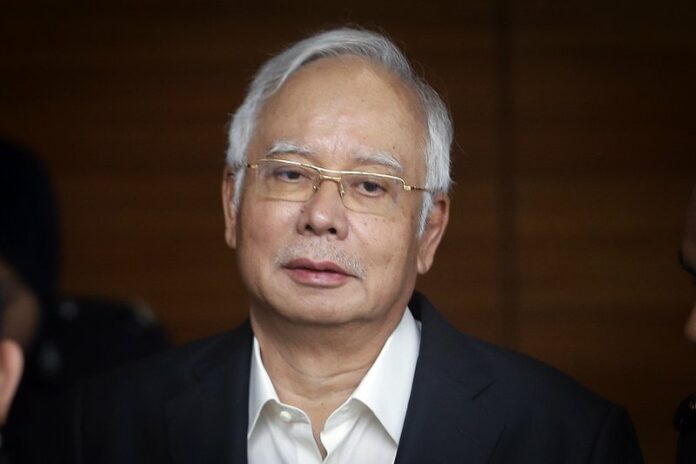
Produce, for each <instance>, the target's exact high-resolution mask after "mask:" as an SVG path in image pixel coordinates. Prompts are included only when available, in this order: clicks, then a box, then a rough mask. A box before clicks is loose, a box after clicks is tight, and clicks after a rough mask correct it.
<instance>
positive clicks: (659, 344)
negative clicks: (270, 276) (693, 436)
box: [0, 0, 696, 462]
mask: <svg viewBox="0 0 696 464" xmlns="http://www.w3.org/2000/svg"><path fill="white" fill-rule="evenodd" d="M3 10H4V11H3V15H2V16H0V56H2V57H3V59H2V60H0V132H2V133H4V134H6V135H8V136H11V137H13V138H15V139H16V140H18V141H20V142H24V143H25V144H27V145H28V146H31V147H33V148H35V149H36V151H37V152H38V153H40V154H41V155H42V157H43V158H44V159H45V160H46V161H47V163H48V165H49V166H50V168H51V170H52V173H53V175H54V178H55V181H56V185H57V188H58V193H59V196H60V202H61V206H62V217H63V222H64V232H65V253H64V257H65V265H64V275H63V287H64V289H65V290H66V291H68V292H74V293H89V294H103V295H110V296H116V297H121V298H139V299H144V300H146V301H147V302H149V303H150V305H151V306H152V307H153V308H154V310H155V311H156V313H157V314H158V316H159V317H160V318H161V320H162V321H163V323H164V325H165V326H166V328H167V329H168V330H169V331H170V332H171V334H172V335H173V337H174V339H175V340H176V341H177V342H185V341H188V340H191V339H194V338H198V337H201V336H204V335H206V334H209V333H213V332H217V331H221V330H224V329H226V328H228V327H230V326H232V325H234V324H236V323H238V322H239V321H240V320H242V319H243V318H244V317H245V314H246V309H245V308H246V297H245V293H244V289H243V287H242V285H241V283H240V281H239V278H238V276H237V274H236V271H235V269H234V255H233V253H232V252H230V251H228V250H227V249H226V248H225V246H224V243H223V240H222V226H223V224H222V216H221V211H220V198H219V193H218V191H219V183H220V170H221V167H222V159H223V154H224V149H225V144H226V141H225V125H226V123H227V120H228V116H229V113H230V112H231V111H233V109H234V108H235V107H236V106H237V105H238V104H239V103H240V101H241V99H242V97H243V93H244V89H245V87H246V85H247V82H248V79H249V77H250V76H251V74H252V73H253V71H254V70H255V69H256V68H257V67H258V65H259V64H260V63H262V62H263V60H265V59H266V58H267V57H268V56H270V55H271V54H272V53H274V52H276V51H278V50H279V49H281V48H282V47H283V46H284V45H285V44H287V43H289V42H291V41H293V40H296V39H297V38H299V37H301V36H303V35H304V34H306V33H308V32H311V31H315V30H318V29H321V28H323V27H327V26H332V25H340V24H345V23H350V22H352V23H357V24H363V25H365V26H368V27H378V28H383V29H384V30H385V31H387V32H388V33H390V34H391V35H392V37H393V38H395V40H396V41H397V42H398V43H399V44H401V45H402V46H403V47H404V48H405V50H406V52H407V53H408V54H409V56H411V57H412V58H414V59H415V61H416V62H417V63H418V66H419V67H420V68H422V70H423V72H424V74H425V75H426V77H427V78H428V79H429V81H431V83H433V84H434V85H435V87H436V88H437V89H438V90H439V91H441V92H442V93H443V94H444V95H445V97H446V99H447V100H448V102H449V104H450V106H451V109H452V113H453V117H454V121H455V126H456V134H457V136H456V146H455V149H454V155H453V158H454V179H455V182H456V184H455V188H454V193H453V203H452V217H451V223H450V228H449V231H448V234H447V235H446V237H445V240H444V243H443V244H442V247H441V249H440V251H439V253H438V257H437V260H436V263H435V267H434V269H433V271H432V272H431V273H430V274H428V275H426V276H424V278H422V279H421V280H420V281H419V288H421V289H423V290H424V291H425V292H426V293H427V294H428V295H429V296H430V297H431V298H432V299H433V300H434V302H435V303H436V304H437V305H438V306H440V307H441V309H442V310H443V312H444V313H445V315H446V316H447V318H448V319H450V320H451V321H452V322H453V323H454V324H455V325H456V326H457V327H459V328H460V329H462V330H465V331H468V332H471V333H474V334H476V335H478V336H480V337H483V338H485V339H488V340H492V341H495V342H498V343H503V344H506V345H508V346H512V347H514V348H518V349H522V350H523V351H526V352H528V353H531V354H533V355H535V356H537V357H539V358H541V359H544V360H545V361H547V362H550V363H551V364H553V365H555V366H558V367H560V368H561V369H563V370H565V371H567V372H569V373H571V374H572V375H574V376H576V377H577V378H578V379H580V380H581V381H582V382H584V383H586V384H587V385H588V386H590V387H591V388H593V389H594V390H596V391H598V392H600V393H602V394H604V395H606V396H608V397H610V398H611V399H613V400H615V401H618V402H620V403H623V404H625V405H626V406H628V407H629V410H630V412H631V413H632V415H633V416H634V419H635V422H636V425H637V428H638V432H639V434H640V438H641V441H642V443H643V447H644V450H645V454H646V457H647V458H648V461H649V462H669V461H670V459H671V456H672V449H673V443H674V439H675V434H674V433H673V432H672V431H671V429H670V424H669V421H670V416H671V413H672V409H673V407H674V406H675V405H676V402H677V401H678V400H679V397H680V396H681V395H684V394H686V393H688V392H689V391H690V390H692V389H694V388H696V381H695V380H696V379H694V378H693V377H694V376H693V372H694V370H693V368H694V367H695V366H694V362H695V361H696V353H694V350H693V349H692V348H690V347H688V345H687V344H686V343H685V342H683V341H682V340H681V329H680V326H681V323H682V319H683V317H684V316H685V313H686V311H687V306H688V302H689V297H690V296H691V295H690V291H689V288H688V284H687V282H686V280H685V279H682V278H681V277H680V276H679V272H678V270H677V268H676V262H675V254H676V246H677V242H678V238H679V233H680V227H681V222H682V215H683V209H684V206H685V202H686V198H687V195H688V191H689V189H690V187H691V185H692V184H693V183H694V181H695V173H696V169H695V168H696V139H695V138H694V135H693V134H694V133H696V122H695V121H696V119H695V118H694V117H693V115H692V113H693V108H694V106H695V104H696V88H695V87H694V86H693V82H694V78H695V77H696V75H695V74H696V71H695V68H694V66H695V64H694V60H693V57H694V52H695V50H694V47H696V45H695V44H696V40H695V38H694V32H693V24H694V23H695V22H694V15H693V8H692V7H690V6H689V5H686V3H684V2H677V1H674V2H666V3H665V2H657V1H654V0H653V1H644V2H632V3H631V4H630V8H629V7H627V8H624V7H623V6H620V5H614V4H608V5H607V4H605V3H603V2H563V3H558V2H550V1H547V2H544V1H533V2H516V1H512V0H508V1H505V0H500V1H498V2H492V1H483V0H480V1H475V2H454V1H448V0H444V1H441V2H437V3H436V4H430V5H428V6H427V7H426V6H425V5H423V4H421V3H419V2H416V1H413V2H410V1H407V2H392V1H387V2H377V3H376V2H373V1H367V0H365V1H358V2H351V6H350V7H346V6H341V5H329V4H326V2H316V1H310V0H303V1H300V2H295V3H294V4H293V7H292V9H291V10H290V9H289V8H288V7H286V6H281V5H273V4H272V3H271V4H268V3H265V2H264V3H263V4H261V3H257V4H245V5H239V4H233V3H229V4H225V5H220V4H217V3H216V2H197V3H196V6H195V8H194V7H193V6H191V5H184V4H177V5H173V4H171V3H170V2H166V3H165V2H157V1H153V2H147V3H143V2H118V3H117V2H100V3H99V4H98V5H79V4H75V5H72V6H55V5H54V4H52V2H22V3H19V2H16V4H12V5H6V6H3Z"/></svg>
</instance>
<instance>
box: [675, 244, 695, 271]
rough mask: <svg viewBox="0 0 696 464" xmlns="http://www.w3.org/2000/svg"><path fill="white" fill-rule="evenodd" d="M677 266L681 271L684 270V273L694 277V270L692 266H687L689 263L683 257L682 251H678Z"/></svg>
mask: <svg viewBox="0 0 696 464" xmlns="http://www.w3.org/2000/svg"><path fill="white" fill-rule="evenodd" d="M679 264H680V265H681V268H682V269H684V270H685V271H686V272H688V273H689V274H691V275H692V276H694V277H696V268H694V266H692V265H691V264H689V262H688V261H687V260H686V258H685V257H684V252H683V251H682V250H679Z"/></svg>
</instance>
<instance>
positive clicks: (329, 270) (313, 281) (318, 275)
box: [283, 258, 354, 288]
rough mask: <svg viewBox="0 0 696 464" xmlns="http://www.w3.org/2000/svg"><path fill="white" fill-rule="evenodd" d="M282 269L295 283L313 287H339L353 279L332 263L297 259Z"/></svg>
mask: <svg viewBox="0 0 696 464" xmlns="http://www.w3.org/2000/svg"><path fill="white" fill-rule="evenodd" d="M283 268H284V269H285V270H286V271H287V272H288V273H289V274H290V277H291V278H292V279H293V280H294V281H296V282H297V283H299V284H302V285H310V286H314V287H327V288H333V287H339V286H341V285H343V284H345V283H346V282H347V281H348V280H349V279H350V278H352V277H354V276H352V275H351V274H350V273H349V272H347V271H346V270H345V269H343V268H342V267H341V266H339V265H338V264H336V263H334V262H332V261H312V260H311V259H307V258H298V259H293V260H292V261H290V262H288V263H287V264H285V265H284V266H283Z"/></svg>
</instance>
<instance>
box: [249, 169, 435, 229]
mask: <svg viewBox="0 0 696 464" xmlns="http://www.w3.org/2000/svg"><path fill="white" fill-rule="evenodd" d="M246 167H247V168H249V169H253V170H254V171H255V172H256V182H255V188H256V191H257V193H259V194H260V195H261V196H263V197H265V198H270V199H275V200H285V201H298V202H303V201H307V200H309V199H310V198H311V197H312V195H313V194H314V192H316V191H317V190H319V186H320V185H321V183H322V182H324V181H325V180H328V181H331V182H335V183H336V185H337V186H338V193H339V195H340V197H341V200H342V201H343V205H344V206H345V207H346V208H347V209H349V210H351V211H356V212H358V213H369V214H377V215H386V214H389V212H390V211H391V210H392V209H393V208H394V205H396V204H398V202H399V196H400V195H401V192H404V191H406V192H414V191H424V192H427V191H428V189H426V188H424V187H416V186H413V185H408V184H406V182H405V181H404V180H403V179H402V178H401V177H397V176H392V175H389V174H378V173H373V172H363V171H338V170H334V169H324V168H320V167H318V166H314V165H313V164H309V163H301V162H299V161H290V160H284V159H273V158H264V159H260V160H258V161H256V162H255V163H248V164H247V165H246Z"/></svg>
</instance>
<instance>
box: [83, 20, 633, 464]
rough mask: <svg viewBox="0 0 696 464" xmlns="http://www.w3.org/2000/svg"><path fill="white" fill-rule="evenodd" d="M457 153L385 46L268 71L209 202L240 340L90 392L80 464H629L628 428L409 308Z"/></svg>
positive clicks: (443, 115)
mask: <svg viewBox="0 0 696 464" xmlns="http://www.w3.org/2000/svg"><path fill="white" fill-rule="evenodd" d="M451 138H452V129H451V123H450V119H449V116H448V112H447V109H446V108H445V106H444V104H443V103H442V101H441V100H440V98H439V97H438V96H437V94H436V93H435V92H434V91H433V90H432V89H431V88H430V87H429V86H428V85H427V84H426V83H424V82H423V81H422V80H420V79H419V78H418V77H416V76H415V75H414V73H413V70H412V69H411V67H410V65H409V64H408V62H407V61H406V60H405V58H404V57H403V56H402V54H401V53H400V51H399V50H398V49H397V48H396V47H395V46H394V45H393V44H392V43H391V42H390V41H388V40H387V39H386V38H385V37H383V36H381V35H378V34H374V33H370V32H365V31H359V30H353V29H339V30H333V31H329V32H325V33H322V34H318V35H316V36H313V37H310V38H308V39H306V40H303V41H301V42H299V43H297V44H295V45H294V46H292V47H291V48H289V49H287V50H286V51H284V52H283V53H281V54H280V55H278V56H276V57H274V58H272V59H271V60H269V61H268V62H267V63H266V64H265V65H264V66H263V67H262V68H261V70H260V71H259V72H258V74H257V75H256V77H255V79H254V81H253V83H252V85H251V88H250V91H249V93H248V95H247V97H246V99H245V101H244V103H243V104H242V106H241V107H240V108H239V109H238V110H237V112H236V114H235V115H234V119H233V121H232V125H231V129H230V146H229V151H228V159H227V162H228V166H227V167H226V169H225V173H224V178H223V182H222V202H223V209H224V214H225V221H226V228H225V240H226V242H227V243H228V245H229V246H230V247H231V248H233V249H234V250H236V256H237V263H238V266H239V270H240V274H241V276H242V278H243V280H244V284H245V286H246V288H247V289H248V292H249V297H250V306H249V315H250V320H249V323H247V324H244V325H243V326H242V327H240V328H238V329H236V330H234V331H232V332H230V333H227V334H225V335H222V336H218V337H215V338H212V339H208V340H204V341H201V342H197V343H194V344H192V345H190V346H186V347H183V348H180V349H177V350H175V351H173V352H170V353H168V354H165V355H164V356H158V357H156V358H154V359H151V360H149V361H148V362H145V363H141V364H139V365H137V366H134V367H132V368H131V369H129V370H127V371H121V372H118V373H115V374H113V375H111V376H108V377H103V378H100V379H97V380H95V381H93V382H92V383H90V384H88V385H86V386H85V388H84V390H83V391H82V392H81V394H80V395H79V404H78V408H77V411H78V413H77V426H76V433H77V437H76V438H75V440H74V442H73V444H74V445H75V453H76V454H74V455H73V459H74V460H76V461H77V462H85V463H87V462H89V463H92V462H95V463H96V462H99V463H112V462H113V463H116V462H124V463H125V462H127V463H160V462H177V463H194V462H196V463H201V462H205V463H215V462H232V463H244V462H250V463H257V464H258V463H302V464H308V463H321V462H325V463H393V462H396V463H431V462H448V463H450V462H452V463H453V462H466V463H471V464H474V463H490V462H497V463H503V462H515V463H535V464H538V463H561V462H574V463H575V462H577V463H580V462H594V463H599V462H603V463H604V462H606V463H619V462H641V461H642V459H641V457H640V451H639V449H638V445H637V443H636V439H635V434H634V432H633V428H632V426H631V423H630V420H629V419H628V416H627V415H626V413H625V412H624V411H623V410H622V409H620V408H618V407H616V406H615V405H613V404H611V403H609V402H607V401H605V400H602V399H600V398H598V397H597V396H595V395H593V394H592V393H590V392H588V391H587V390H585V389H583V388H582V387H580V386H578V385H577V384H576V383H574V382H573V381H572V380H570V379H569V378H567V377H565V376H564V375H562V374H560V373H559V372H556V371H554V370H552V369H551V368H549V367H546V366H544V365H542V364H540V363H538V362H536V361H533V360H530V359H528V358H526V357H524V356H522V355H519V354H515V353H511V352H508V351H505V350H503V349H500V348H496V347H493V346H490V345H487V344H485V343H482V342H480V341H477V340H474V339H472V338H470V337H467V336H465V335H462V334H460V333H458V332H456V331H455V330H454V329H453V328H451V327H450V326H449V325H448V324H447V323H446V322H445V321H444V320H443V319H442V318H441V316H440V315H439V314H438V313H437V311H436V310H435V309H434V308H433V307H432V306H431V305H430V303H429V302H428V301H427V300H426V299H425V298H424V297H423V296H422V295H419V294H417V293H414V286H415V282H416V277H417V275H418V274H421V273H425V272H427V271H428V270H429V269H430V267H431V265H432V263H433V259H434V255H435V251H436V249H437V247H438V244H439V243H440V239H441V238H442V235H443V233H444V231H445V227H446V225H447V220H448V214H449V199H448V197H447V191H448V187H449V183H450V175H449V164H450V163H449V149H450V142H451Z"/></svg>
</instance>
